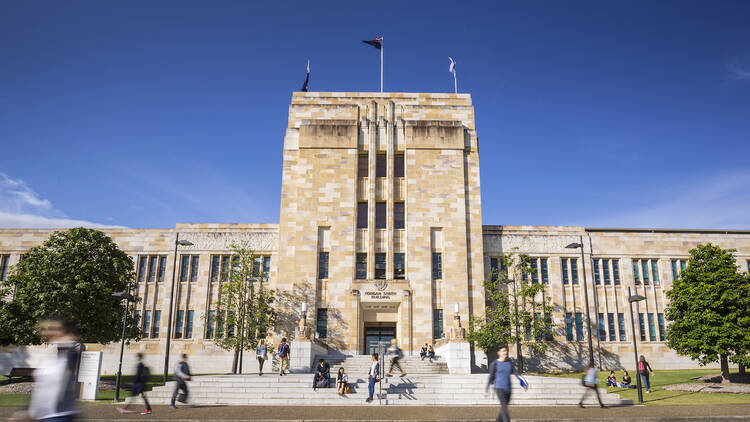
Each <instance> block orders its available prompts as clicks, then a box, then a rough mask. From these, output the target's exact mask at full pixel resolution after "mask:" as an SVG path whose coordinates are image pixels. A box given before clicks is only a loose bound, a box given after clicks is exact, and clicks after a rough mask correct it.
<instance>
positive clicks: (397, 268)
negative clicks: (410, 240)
mask: <svg viewBox="0 0 750 422" xmlns="http://www.w3.org/2000/svg"><path fill="white" fill-rule="evenodd" d="M393 278H395V279H396V280H403V279H405V278H406V262H405V259H404V254H402V253H394V254H393Z"/></svg>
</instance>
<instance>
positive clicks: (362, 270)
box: [356, 253, 367, 280]
mask: <svg viewBox="0 0 750 422" xmlns="http://www.w3.org/2000/svg"><path fill="white" fill-rule="evenodd" d="M366 278H367V254H366V253H358V254H357V275H356V279H357V280H364V279H366Z"/></svg>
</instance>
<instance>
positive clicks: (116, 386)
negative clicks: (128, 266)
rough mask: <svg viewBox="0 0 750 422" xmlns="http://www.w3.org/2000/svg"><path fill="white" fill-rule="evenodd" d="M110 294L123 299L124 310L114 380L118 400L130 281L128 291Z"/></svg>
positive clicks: (118, 399)
mask: <svg viewBox="0 0 750 422" xmlns="http://www.w3.org/2000/svg"><path fill="white" fill-rule="evenodd" d="M112 296H114V297H118V298H120V300H122V299H125V311H123V313H122V336H121V337H120V364H119V366H118V367H117V379H116V380H115V401H120V378H121V377H122V355H123V353H124V352H125V327H126V326H127V320H128V307H129V306H130V282H128V291H126V292H117V293H113V294H112Z"/></svg>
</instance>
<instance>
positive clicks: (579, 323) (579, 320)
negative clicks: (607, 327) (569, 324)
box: [576, 312, 584, 341]
mask: <svg viewBox="0 0 750 422" xmlns="http://www.w3.org/2000/svg"><path fill="white" fill-rule="evenodd" d="M583 339H584V335H583V314H582V313H580V312H576V340H578V341H583Z"/></svg>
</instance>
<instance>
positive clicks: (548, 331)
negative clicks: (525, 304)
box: [544, 314, 554, 341]
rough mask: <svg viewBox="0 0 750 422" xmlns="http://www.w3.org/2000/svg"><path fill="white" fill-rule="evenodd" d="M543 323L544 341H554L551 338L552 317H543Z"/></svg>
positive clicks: (549, 315) (548, 315)
mask: <svg viewBox="0 0 750 422" xmlns="http://www.w3.org/2000/svg"><path fill="white" fill-rule="evenodd" d="M544 322H546V323H547V326H546V327H544V339H545V340H547V341H552V340H553V339H554V337H553V336H552V315H551V314H547V315H545V316H544Z"/></svg>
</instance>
